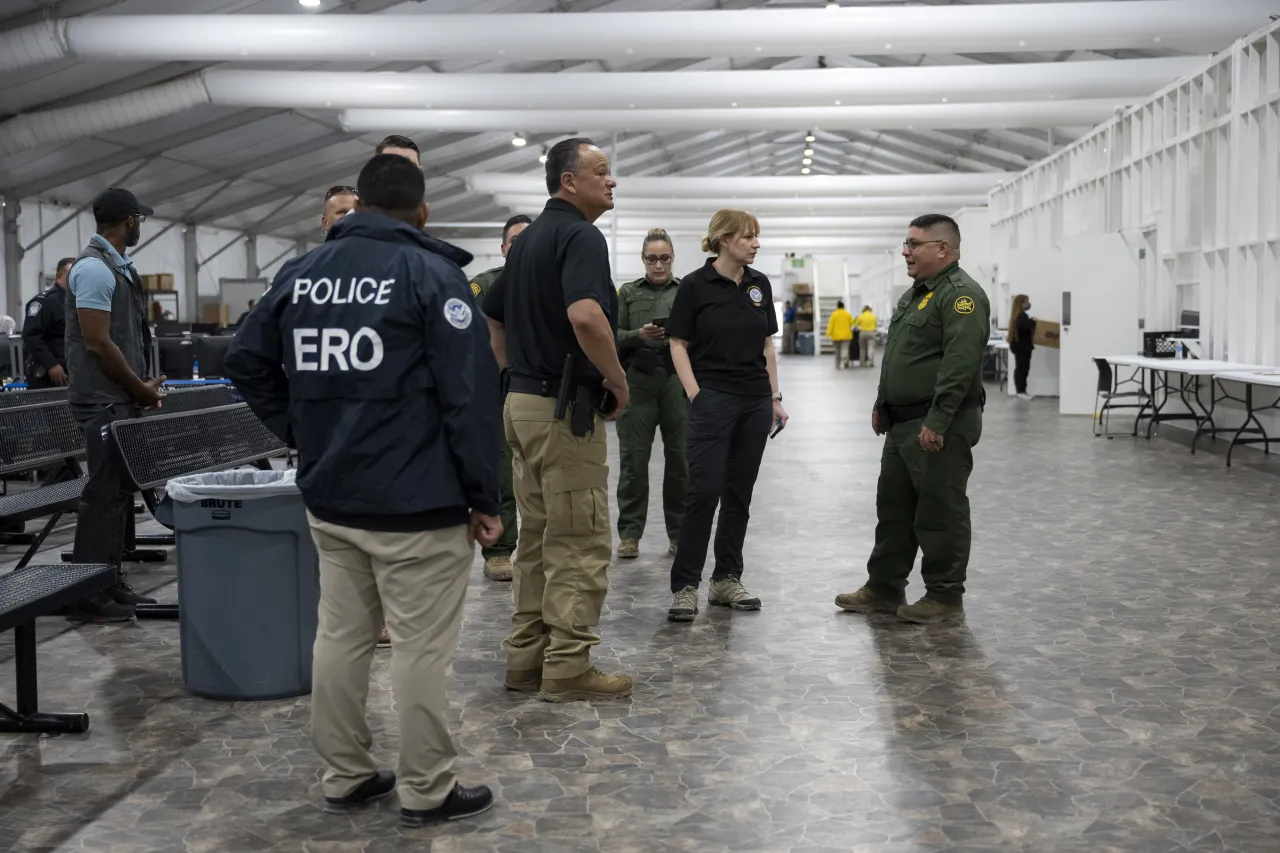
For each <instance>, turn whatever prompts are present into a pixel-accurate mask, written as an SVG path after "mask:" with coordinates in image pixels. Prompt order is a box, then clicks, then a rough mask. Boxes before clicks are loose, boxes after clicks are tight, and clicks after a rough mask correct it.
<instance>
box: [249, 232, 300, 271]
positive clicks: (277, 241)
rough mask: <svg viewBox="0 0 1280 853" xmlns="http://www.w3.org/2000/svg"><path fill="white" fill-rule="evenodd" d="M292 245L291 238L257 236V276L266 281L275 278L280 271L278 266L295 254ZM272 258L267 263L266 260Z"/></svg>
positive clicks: (293, 244)
mask: <svg viewBox="0 0 1280 853" xmlns="http://www.w3.org/2000/svg"><path fill="white" fill-rule="evenodd" d="M294 247H295V243H294V241H293V240H285V239H282V238H280V237H267V236H260V237H258V277H259V278H265V279H266V280H267V281H271V280H272V279H273V278H275V277H276V273H278V272H280V267H282V266H284V265H285V264H287V263H288V262H289V261H291V260H293V259H294V258H295V257H296V256H297V254H296V252H295V251H294ZM273 258H274V259H275V260H274V261H273V262H272V263H270V264H268V263H267V262H268V261H271V260H272V259H273Z"/></svg>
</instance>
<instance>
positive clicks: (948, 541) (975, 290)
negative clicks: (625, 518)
mask: <svg viewBox="0 0 1280 853" xmlns="http://www.w3.org/2000/svg"><path fill="white" fill-rule="evenodd" d="M902 254H903V257H904V258H906V260H907V272H908V274H910V275H911V277H912V278H913V279H915V286H914V287H913V288H912V289H911V290H909V291H907V293H906V294H905V295H904V296H903V297H902V299H901V300H899V302H898V305H897V308H896V309H895V310H894V313H893V319H892V321H891V323H890V325H889V342H888V344H887V345H886V347H885V351H884V355H883V356H882V358H881V368H880V371H881V372H880V388H879V393H878V396H877V400H876V406H875V409H874V410H873V412H872V415H871V427H872V429H873V430H875V432H876V434H877V435H884V436H885V442H884V451H883V454H882V455H881V458H880V481H879V484H878V486H877V489H876V516H877V523H876V544H875V549H874V550H873V551H872V552H871V558H870V560H868V561H867V583H866V585H865V586H863V587H862V588H861V589H859V590H858V591H857V592H852V593H846V594H844V595H839V596H836V605H837V606H839V607H841V608H842V609H844V610H851V611H854V612H856V613H871V612H884V613H896V614H897V615H898V616H899V617H900V618H902V619H906V620H907V621H909V622H921V623H933V622H942V621H945V620H949V619H953V618H956V617H959V616H962V615H963V614H964V606H963V604H962V598H963V596H964V584H965V576H966V573H967V570H968V567H969V545H970V539H971V528H970V525H969V498H968V496H967V495H966V494H965V489H966V487H967V485H968V481H969V474H970V473H971V472H972V471H973V453H972V450H973V447H974V445H976V444H977V443H978V439H979V438H980V437H981V436H982V407H983V405H984V403H985V401H986V394H985V392H984V391H983V388H982V355H983V353H984V352H985V350H986V345H987V339H988V336H989V329H990V324H991V319H990V318H991V305H990V303H989V302H988V301H987V295H986V293H985V292H983V290H982V288H981V287H980V286H979V285H978V283H977V282H975V281H974V280H973V279H972V278H970V277H969V275H968V273H966V272H965V271H964V270H962V269H960V265H959V262H960V229H959V226H957V225H956V222H955V220H954V219H952V218H951V217H949V216H942V215H940V214H928V215H926V216H921V217H918V218H917V219H915V220H914V221H913V222H912V223H911V229H910V230H909V231H908V232H907V239H906V241H904V242H903V244H902ZM917 548H919V550H920V551H921V553H922V560H921V566H920V574H921V575H922V577H923V579H924V585H925V596H924V598H922V599H920V600H919V601H917V602H916V603H915V604H911V605H908V604H907V603H906V595H905V591H906V588H907V576H908V575H910V574H911V567H912V566H913V565H914V564H915V559H916V550H917Z"/></svg>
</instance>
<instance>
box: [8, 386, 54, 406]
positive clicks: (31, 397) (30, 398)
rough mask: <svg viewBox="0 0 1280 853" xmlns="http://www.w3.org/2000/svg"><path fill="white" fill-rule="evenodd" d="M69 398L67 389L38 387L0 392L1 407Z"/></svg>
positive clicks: (33, 404)
mask: <svg viewBox="0 0 1280 853" xmlns="http://www.w3.org/2000/svg"><path fill="white" fill-rule="evenodd" d="M66 399H67V389H66V387H65V386H63V387H61V388H37V389H36V390H34V391H31V390H26V391H6V392H4V393H3V394H0V409H12V408H15V407H17V406H35V405H37V404H39V403H61V402H63V401H64V400H66Z"/></svg>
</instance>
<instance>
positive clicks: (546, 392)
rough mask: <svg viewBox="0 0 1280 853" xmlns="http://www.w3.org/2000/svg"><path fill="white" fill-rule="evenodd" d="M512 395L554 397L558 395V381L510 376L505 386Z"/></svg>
mask: <svg viewBox="0 0 1280 853" xmlns="http://www.w3.org/2000/svg"><path fill="white" fill-rule="evenodd" d="M507 390H508V392H510V393H512V394H534V395H536V396H539V397H555V396H557V395H559V393H560V380H559V379H532V378H530V377H528V376H516V375H515V374H512V375H511V381H510V383H509V384H508V386H507Z"/></svg>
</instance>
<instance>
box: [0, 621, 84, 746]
mask: <svg viewBox="0 0 1280 853" xmlns="http://www.w3.org/2000/svg"><path fill="white" fill-rule="evenodd" d="M13 650H14V660H13V667H14V671H15V673H16V675H17V678H16V681H17V683H18V684H17V686H18V708H17V710H14V709H12V708H9V707H7V706H5V705H0V733H5V734H9V733H14V734H19V733H28V734H35V733H49V734H81V733H83V732H87V731H88V730H89V715H88V714H42V713H40V699H39V695H38V692H37V691H38V688H37V685H36V625H35V623H34V622H28V623H27V624H25V625H19V626H18V627H16V628H14V629H13Z"/></svg>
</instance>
